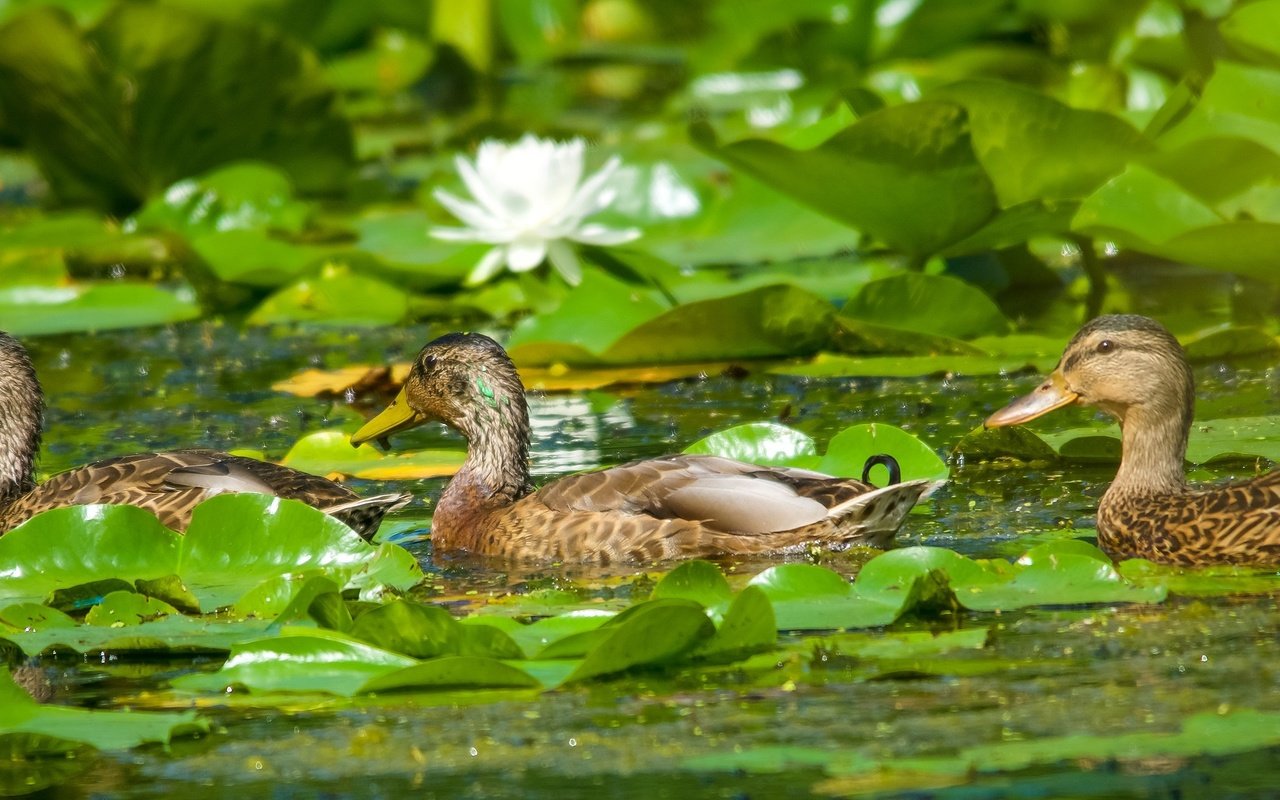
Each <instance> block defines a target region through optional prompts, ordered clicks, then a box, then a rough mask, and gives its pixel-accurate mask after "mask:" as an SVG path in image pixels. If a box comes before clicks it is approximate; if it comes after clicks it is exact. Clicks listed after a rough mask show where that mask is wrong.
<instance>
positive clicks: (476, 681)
mask: <svg viewBox="0 0 1280 800" xmlns="http://www.w3.org/2000/svg"><path fill="white" fill-rule="evenodd" d="M445 688H455V689H456V688H472V689H541V688H542V682H541V681H539V680H538V679H537V678H535V677H534V676H532V675H530V674H529V673H527V672H525V671H524V670H522V669H520V668H519V667H516V666H512V665H510V664H506V663H504V662H502V661H498V660H497V659H493V658H482V657H478V656H447V657H445V658H437V659H433V660H431V661H427V662H426V663H423V664H415V665H414V666H412V667H405V668H404V669H401V670H397V671H395V672H389V673H387V674H385V675H380V676H378V677H375V678H370V679H369V681H368V682H366V683H365V684H364V685H363V686H361V687H360V689H359V693H360V694H378V693H383V692H394V691H405V690H416V691H420V690H423V689H445Z"/></svg>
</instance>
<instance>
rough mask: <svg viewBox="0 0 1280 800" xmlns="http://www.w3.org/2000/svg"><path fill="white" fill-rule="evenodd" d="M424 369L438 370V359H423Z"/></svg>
mask: <svg viewBox="0 0 1280 800" xmlns="http://www.w3.org/2000/svg"><path fill="white" fill-rule="evenodd" d="M422 368H423V369H435V368H436V357H435V356H426V357H425V358H423V359H422Z"/></svg>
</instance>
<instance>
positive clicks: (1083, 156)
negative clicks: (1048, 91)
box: [929, 81, 1150, 208]
mask: <svg viewBox="0 0 1280 800" xmlns="http://www.w3.org/2000/svg"><path fill="white" fill-rule="evenodd" d="M929 99H932V100H943V101H947V102H951V103H955V104H956V105H959V106H962V107H963V108H964V109H965V111H966V112H968V115H969V126H970V131H969V135H970V136H971V137H972V138H973V149H974V152H975V153H977V155H978V159H979V160H980V161H981V162H982V165H983V166H984V167H985V168H986V170H987V174H988V175H990V176H991V182H992V183H993V184H994V185H995V189H996V194H997V195H998V196H999V198H1000V205H1001V206H1002V207H1005V208H1008V207H1010V206H1016V205H1019V204H1021V203H1026V202H1030V201H1035V200H1051V201H1061V200H1071V199H1077V198H1081V197H1084V196H1085V195H1087V194H1089V193H1090V192H1092V191H1093V190H1094V189H1095V188H1097V187H1098V186H1100V185H1102V183H1103V182H1104V181H1106V180H1107V179H1108V178H1110V177H1111V176H1112V175H1115V174H1116V173H1117V172H1119V171H1120V170H1121V169H1122V168H1123V167H1124V165H1125V163H1126V162H1127V161H1129V160H1131V159H1132V158H1133V157H1134V156H1136V155H1138V154H1139V153H1141V152H1143V151H1144V150H1146V149H1147V148H1149V146H1150V145H1148V144H1147V143H1146V141H1145V140H1144V139H1143V137H1142V135H1141V134H1140V133H1138V132H1137V131H1135V130H1134V129H1133V128H1132V127H1130V126H1129V124H1128V123H1126V122H1124V121H1123V120H1121V119H1119V118H1117V117H1115V116H1112V115H1111V114H1107V113H1103V112H1100V111H1082V110H1079V109H1074V108H1071V107H1069V106H1067V105H1064V104H1063V103H1060V102H1058V101H1057V100H1054V99H1052V98H1050V97H1047V96H1045V95H1043V94H1040V93H1039V92H1037V91H1035V90H1033V89H1028V88H1026V87H1022V86H1017V85H1014V84H1011V83H1004V82H1000V81H963V82H961V83H957V84H952V85H950V86H947V87H944V88H942V89H941V90H939V91H936V92H933V93H931V94H930V95H929Z"/></svg>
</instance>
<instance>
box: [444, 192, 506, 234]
mask: <svg viewBox="0 0 1280 800" xmlns="http://www.w3.org/2000/svg"><path fill="white" fill-rule="evenodd" d="M431 196H432V197H434V198H435V199H436V201H437V202H438V203H440V205H442V206H444V207H445V208H447V209H449V213H451V214H453V215H454V216H455V217H457V218H458V219H460V220H462V222H463V223H465V224H467V225H469V226H471V227H472V228H481V229H489V228H501V227H503V224H502V220H500V219H497V218H495V217H494V216H493V215H492V214H490V213H488V212H487V211H485V210H484V209H483V208H481V207H480V206H478V205H476V204H475V203H468V202H467V201H466V200H463V199H461V198H459V197H455V196H453V195H452V194H450V193H448V192H446V191H445V190H444V189H436V190H435V191H434V192H432V193H431Z"/></svg>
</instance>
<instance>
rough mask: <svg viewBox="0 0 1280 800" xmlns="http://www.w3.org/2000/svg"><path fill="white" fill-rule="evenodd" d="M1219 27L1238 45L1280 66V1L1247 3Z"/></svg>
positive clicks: (1230, 40)
mask: <svg viewBox="0 0 1280 800" xmlns="http://www.w3.org/2000/svg"><path fill="white" fill-rule="evenodd" d="M1218 30H1219V31H1220V32H1221V33H1222V36H1223V38H1225V39H1226V40H1227V41H1228V42H1231V44H1233V45H1235V46H1236V47H1238V48H1240V49H1242V50H1245V51H1246V52H1249V53H1255V54H1257V55H1259V56H1261V57H1262V58H1264V59H1269V60H1270V61H1271V62H1272V63H1273V64H1277V65H1280V0H1262V2H1257V3H1245V4H1243V5H1241V6H1239V7H1238V8H1236V9H1235V10H1234V11H1232V12H1231V16H1229V17H1227V18H1226V19H1224V20H1222V22H1220V23H1218Z"/></svg>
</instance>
